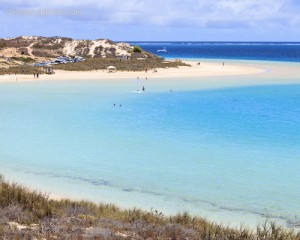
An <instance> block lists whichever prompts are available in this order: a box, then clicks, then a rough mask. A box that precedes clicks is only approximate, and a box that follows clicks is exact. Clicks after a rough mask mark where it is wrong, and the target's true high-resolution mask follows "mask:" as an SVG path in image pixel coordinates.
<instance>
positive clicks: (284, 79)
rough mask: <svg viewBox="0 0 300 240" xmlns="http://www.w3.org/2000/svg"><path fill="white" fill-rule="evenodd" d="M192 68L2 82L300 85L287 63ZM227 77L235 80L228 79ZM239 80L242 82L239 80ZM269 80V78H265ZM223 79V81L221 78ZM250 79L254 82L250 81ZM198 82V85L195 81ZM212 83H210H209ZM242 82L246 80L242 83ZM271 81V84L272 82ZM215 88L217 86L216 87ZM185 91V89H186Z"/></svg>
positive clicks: (213, 63) (299, 71)
mask: <svg viewBox="0 0 300 240" xmlns="http://www.w3.org/2000/svg"><path fill="white" fill-rule="evenodd" d="M185 62H186V63H188V64H190V65H191V66H190V67H179V68H167V69H157V72H154V71H152V70H150V71H148V72H147V73H146V72H145V71H140V72H133V71H132V72H125V71H117V72H115V73H108V72H107V71H106V70H96V71H89V72H82V71H78V72H77V71H76V72H71V71H63V70H56V71H55V74H54V75H40V77H39V79H34V77H33V76H31V75H19V74H18V75H1V76H0V82H6V83H9V82H11V83H15V82H28V81H52V80H54V81H59V80H62V81H68V80H70V81H76V80H97V81H108V80H109V81H112V80H114V81H120V80H121V79H131V80H132V79H140V80H146V79H147V80H153V81H155V80H159V81H161V80H162V79H165V80H167V79H168V80H170V79H175V78H176V79H179V78H185V79H193V83H197V82H201V83H202V84H204V83H206V82H207V83H210V84H212V83H213V84H214V85H219V84H220V87H223V86H224V84H225V85H226V86H235V85H257V84H277V83H278V84H280V83H298V82H300V80H299V78H298V77H299V76H300V68H299V65H300V64H297V63H286V62H263V61H229V60H227V61H225V65H224V66H223V61H222V60H220V61H219V60H218V61H217V60H202V61H201V64H200V65H199V64H197V63H198V61H191V60H186V61H185ZM228 76H232V77H231V78H228ZM237 76H242V78H240V77H239V79H240V81H238V80H237V78H236V77H237ZM266 76H267V77H266ZM211 77H218V78H217V79H218V80H212V79H211ZM222 77H224V78H222ZM249 78H251V79H249ZM195 79H196V81H195ZM207 79H209V81H206V80H207ZM241 79H243V80H241ZM270 79H272V80H271V82H270ZM183 87H184V86H183ZM214 87H216V86H214ZM184 88H186V87H184Z"/></svg>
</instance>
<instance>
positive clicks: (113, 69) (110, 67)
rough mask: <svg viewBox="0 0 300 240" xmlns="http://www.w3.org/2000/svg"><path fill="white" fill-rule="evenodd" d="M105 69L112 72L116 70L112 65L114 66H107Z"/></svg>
mask: <svg viewBox="0 0 300 240" xmlns="http://www.w3.org/2000/svg"><path fill="white" fill-rule="evenodd" d="M107 71H108V72H109V73H113V72H116V71H117V68H116V67H114V66H109V67H107Z"/></svg>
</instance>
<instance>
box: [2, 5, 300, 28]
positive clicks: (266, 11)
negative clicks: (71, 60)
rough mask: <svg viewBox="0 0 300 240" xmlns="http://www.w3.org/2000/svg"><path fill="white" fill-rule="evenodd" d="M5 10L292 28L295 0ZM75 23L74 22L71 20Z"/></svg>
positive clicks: (118, 20)
mask: <svg viewBox="0 0 300 240" xmlns="http://www.w3.org/2000/svg"><path fill="white" fill-rule="evenodd" d="M2 4H3V5H6V8H7V7H8V6H9V7H10V8H13V7H15V8H69V9H80V10H83V11H84V13H85V16H84V18H78V20H79V21H80V20H86V21H87V20H93V21H99V22H102V23H103V22H106V23H111V24H133V25H134V24H136V25H158V26H197V27H216V28H217V27H220V28H236V27H241V28H245V27H251V26H253V27H256V26H263V25H265V26H270V25H289V24H291V25H296V24H299V22H300V19H299V17H298V14H296V12H295V11H293V9H294V6H296V7H297V8H298V9H299V8H300V6H299V5H300V4H299V3H297V1H296V0H263V1H262V0H215V1H213V0H211V1H208V0H185V1H183V0H181V1H180V0H164V1H159V2H155V1H153V0H101V1H99V0H63V1H62V0H51V1H41V0H26V1H25V0H2V1H1V3H0V7H1V6H2ZM73 20H75V19H73Z"/></svg>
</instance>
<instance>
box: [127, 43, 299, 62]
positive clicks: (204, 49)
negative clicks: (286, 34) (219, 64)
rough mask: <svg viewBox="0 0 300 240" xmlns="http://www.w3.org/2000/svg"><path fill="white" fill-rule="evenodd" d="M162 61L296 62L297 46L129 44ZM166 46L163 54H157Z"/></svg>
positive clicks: (265, 44) (285, 44)
mask: <svg viewBox="0 0 300 240" xmlns="http://www.w3.org/2000/svg"><path fill="white" fill-rule="evenodd" d="M131 44H133V45H138V46H140V47H142V48H143V49H145V50H147V51H149V52H152V53H155V54H157V55H159V56H161V57H164V58H205V59H243V60H267V61H287V62H300V43H299V42H297V43H274V42H273V43H272V42H269V43H259V42H257V43H255V42H252V43H247V42H232V43H231V42H131ZM164 47H166V49H167V51H168V52H167V53H164V52H157V50H159V49H163V48H164Z"/></svg>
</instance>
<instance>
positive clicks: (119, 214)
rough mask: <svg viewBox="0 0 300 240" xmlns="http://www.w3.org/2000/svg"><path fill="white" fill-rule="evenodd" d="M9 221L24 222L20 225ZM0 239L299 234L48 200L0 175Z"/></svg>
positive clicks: (274, 239)
mask: <svg viewBox="0 0 300 240" xmlns="http://www.w3.org/2000/svg"><path fill="white" fill-rule="evenodd" d="M9 222H16V223H18V224H22V225H23V227H25V228H24V229H20V228H18V226H17V225H15V226H13V225H12V224H11V223H10V224H8V223H9ZM0 237H1V239H33V238H36V239H42V238H45V239H209V240H219V239H224V240H227V239H228V240H229V239H230V240H240V239H245V240H300V234H299V233H298V234H297V233H295V232H293V231H292V230H288V229H284V228H282V227H279V226H277V225H276V224H275V223H267V222H266V223H265V224H264V225H262V226H258V227H257V231H256V232H254V231H251V230H249V229H247V228H242V227H241V228H240V229H232V228H229V227H224V226H221V225H218V224H214V223H211V222H209V221H207V220H205V219H203V218H199V217H192V216H190V215H189V214H188V213H182V214H177V215H176V216H164V215H163V214H162V213H160V212H158V211H150V212H145V211H142V210H140V209H131V210H121V209H119V208H118V207H116V206H114V205H111V204H99V205H97V204H94V203H91V202H87V201H81V202H76V201H71V200H67V199H64V200H51V199H49V198H48V196H47V195H45V194H42V193H39V192H36V191H29V190H28V189H27V188H25V187H22V186H20V185H18V184H14V183H9V182H7V181H5V180H4V179H3V178H2V177H1V178H0Z"/></svg>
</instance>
